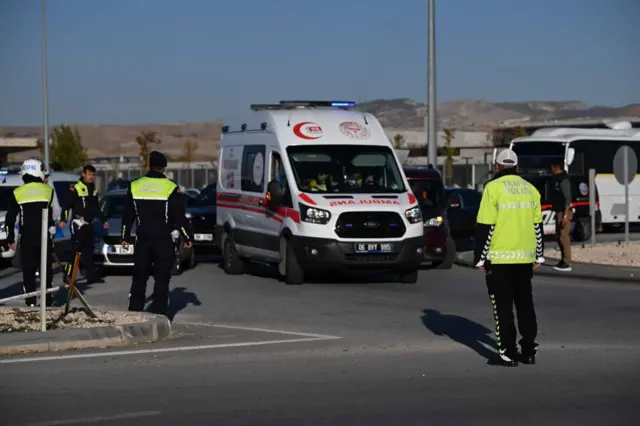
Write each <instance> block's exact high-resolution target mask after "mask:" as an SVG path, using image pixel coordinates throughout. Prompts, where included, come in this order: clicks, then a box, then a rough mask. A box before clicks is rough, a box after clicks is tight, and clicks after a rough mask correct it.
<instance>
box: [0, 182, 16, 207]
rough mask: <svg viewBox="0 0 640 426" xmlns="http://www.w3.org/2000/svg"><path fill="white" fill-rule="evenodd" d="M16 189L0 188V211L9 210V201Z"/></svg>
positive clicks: (10, 187) (14, 187)
mask: <svg viewBox="0 0 640 426" xmlns="http://www.w3.org/2000/svg"><path fill="white" fill-rule="evenodd" d="M16 188H17V186H0V210H2V211H7V210H8V209H9V200H10V199H11V197H12V196H13V190H14V189H16Z"/></svg>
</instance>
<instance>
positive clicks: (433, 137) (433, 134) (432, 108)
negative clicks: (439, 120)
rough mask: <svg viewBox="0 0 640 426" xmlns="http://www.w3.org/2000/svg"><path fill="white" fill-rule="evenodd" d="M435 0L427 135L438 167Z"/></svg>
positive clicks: (431, 0) (431, 15) (432, 3)
mask: <svg viewBox="0 0 640 426" xmlns="http://www.w3.org/2000/svg"><path fill="white" fill-rule="evenodd" d="M435 21H436V19H435V0H429V60H428V62H429V63H428V81H429V82H428V86H429V87H428V90H429V93H428V99H429V100H428V104H429V113H428V115H427V116H426V117H425V123H424V125H425V129H424V132H425V136H427V157H428V158H427V161H428V162H429V163H431V164H433V165H434V166H435V167H438V132H437V129H436V28H435Z"/></svg>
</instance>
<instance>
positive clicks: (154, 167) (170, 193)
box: [121, 151, 192, 316]
mask: <svg viewBox="0 0 640 426" xmlns="http://www.w3.org/2000/svg"><path fill="white" fill-rule="evenodd" d="M166 167H167V158H166V157H165V156H164V155H163V154H161V153H160V152H157V151H153V152H152V153H151V154H150V155H149V172H148V173H147V174H146V175H145V176H143V177H141V178H138V179H135V180H133V181H132V182H131V184H130V185H129V189H128V190H127V195H126V200H125V212H124V218H123V221H122V234H121V235H122V246H123V248H126V247H128V245H129V244H131V243H132V240H131V227H132V226H133V222H134V219H137V221H136V224H137V228H136V242H135V249H134V267H133V280H132V283H131V291H130V294H129V310H130V311H142V310H144V305H145V300H146V296H145V294H146V289H147V280H148V279H149V275H150V274H151V275H153V278H154V280H155V286H154V289H153V300H152V304H151V309H150V310H151V311H152V312H155V313H158V314H162V315H167V316H168V309H169V280H170V279H171V269H172V268H173V265H174V263H175V261H176V254H175V243H174V240H177V239H178V237H179V234H180V233H182V235H183V236H184V238H185V247H187V248H189V247H191V246H192V243H191V241H192V235H191V234H192V232H191V229H190V225H189V223H188V221H187V219H186V212H185V206H184V201H183V200H182V194H180V189H179V188H178V185H176V184H175V183H174V182H173V181H171V180H169V179H167V178H166V177H165V175H164V171H165V168H166Z"/></svg>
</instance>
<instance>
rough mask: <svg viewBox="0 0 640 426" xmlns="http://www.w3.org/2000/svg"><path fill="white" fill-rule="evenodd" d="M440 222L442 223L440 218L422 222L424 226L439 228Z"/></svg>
mask: <svg viewBox="0 0 640 426" xmlns="http://www.w3.org/2000/svg"><path fill="white" fill-rule="evenodd" d="M442 222H443V219H442V216H438V217H432V218H431V219H429V220H425V221H424V226H432V227H435V226H440V225H442Z"/></svg>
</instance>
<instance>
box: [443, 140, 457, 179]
mask: <svg viewBox="0 0 640 426" xmlns="http://www.w3.org/2000/svg"><path fill="white" fill-rule="evenodd" d="M455 137H456V131H455V129H444V140H445V149H446V154H447V159H446V161H445V166H444V167H445V168H444V178H445V182H447V185H451V184H452V181H453V156H454V155H455V149H454V148H453V140H454V139H455Z"/></svg>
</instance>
